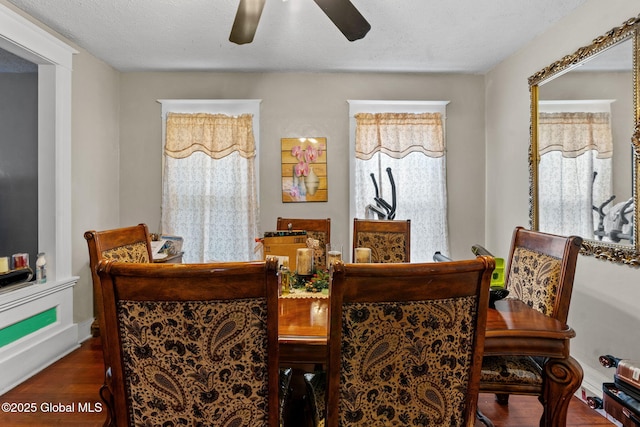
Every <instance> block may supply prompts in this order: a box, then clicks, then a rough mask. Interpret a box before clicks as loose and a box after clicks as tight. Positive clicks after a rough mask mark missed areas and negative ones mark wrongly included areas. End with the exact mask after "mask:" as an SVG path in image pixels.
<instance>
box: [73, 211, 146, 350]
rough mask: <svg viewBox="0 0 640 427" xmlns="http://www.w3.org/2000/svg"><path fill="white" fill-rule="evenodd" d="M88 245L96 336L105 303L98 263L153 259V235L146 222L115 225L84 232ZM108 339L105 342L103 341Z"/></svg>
mask: <svg viewBox="0 0 640 427" xmlns="http://www.w3.org/2000/svg"><path fill="white" fill-rule="evenodd" d="M84 238H85V239H86V241H87V246H88V248H89V269H90V270H91V278H92V281H93V296H94V311H95V314H96V321H95V322H94V324H93V325H92V326H91V330H92V334H93V335H94V336H98V335H100V328H101V317H102V307H101V306H100V304H99V303H98V302H99V301H101V299H102V297H101V294H102V290H101V288H100V278H99V277H98V274H97V272H96V267H97V266H98V263H99V262H100V261H101V260H103V259H113V260H116V261H122V262H151V260H152V253H151V236H150V234H149V229H148V228H147V226H146V225H145V224H138V225H135V226H131V227H123V228H115V229H111V230H103V231H95V230H91V231H87V232H85V233H84ZM104 344H105V343H104V342H103V345H104Z"/></svg>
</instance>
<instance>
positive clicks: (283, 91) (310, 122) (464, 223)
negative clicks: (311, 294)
mask: <svg viewBox="0 0 640 427" xmlns="http://www.w3.org/2000/svg"><path fill="white" fill-rule="evenodd" d="M121 82H122V84H121V93H120V98H121V103H120V107H121V115H120V127H121V133H120V137H121V146H120V149H121V157H120V159H121V160H120V223H121V224H134V223H138V222H143V221H144V222H146V223H147V224H149V227H150V229H151V230H153V231H156V230H157V229H158V227H159V224H160V208H159V207H160V202H161V167H160V163H161V148H162V141H161V117H160V111H161V107H160V104H158V103H157V102H156V100H157V99H170V98H187V99H190V98H202V99H206V98H213V99H216V98H221V99H243V98H244V99H262V104H261V112H260V160H259V162H260V208H261V230H262V231H268V230H273V229H275V226H276V218H277V217H278V216H290V217H330V218H331V219H332V225H331V231H332V239H333V240H334V241H336V240H340V241H341V242H342V243H343V244H347V243H348V242H349V230H350V228H351V224H350V220H349V189H348V182H349V175H348V173H349V171H348V167H349V164H348V142H349V139H348V138H349V118H348V104H347V100H349V99H380V100H450V101H451V102H450V104H449V105H448V107H447V122H446V126H447V175H448V191H449V194H448V196H449V221H450V222H449V226H450V236H451V239H450V240H451V248H452V256H454V257H456V258H462V257H470V256H472V253H471V251H470V247H471V245H473V244H474V243H478V242H482V241H484V230H483V228H484V218H483V215H484V214H483V212H484V195H483V191H484V190H483V189H484V184H483V180H482V177H483V176H484V164H483V162H482V161H478V159H482V157H483V153H484V136H483V135H484V94H483V93H484V89H483V78H482V77H481V76H472V75H455V76H454V75H416V74H340V73H318V74H316V73H124V74H122V76H121ZM301 136H324V137H327V146H328V170H329V201H328V202H326V203H282V201H281V190H280V189H281V183H280V179H281V178H280V138H283V137H301Z"/></svg>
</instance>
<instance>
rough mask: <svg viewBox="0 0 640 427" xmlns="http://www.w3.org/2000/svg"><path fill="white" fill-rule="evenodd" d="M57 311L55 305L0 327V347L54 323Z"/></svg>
mask: <svg viewBox="0 0 640 427" xmlns="http://www.w3.org/2000/svg"><path fill="white" fill-rule="evenodd" d="M57 317H58V316H57V311H56V308H55V307H52V308H50V309H49V310H46V311H43V312H42V313H38V314H36V315H34V316H31V317H28V318H26V319H24V320H21V321H19V322H18V323H14V324H13V325H9V326H7V327H6V328H3V329H0V347H3V346H5V345H7V344H11V343H12V342H14V341H17V340H19V339H20V338H22V337H25V336H27V335H29V334H31V333H33V332H35V331H37V330H38V329H42V328H44V327H45V326H47V325H51V324H52V323H55V321H56V320H57Z"/></svg>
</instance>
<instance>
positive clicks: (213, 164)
mask: <svg viewBox="0 0 640 427" xmlns="http://www.w3.org/2000/svg"><path fill="white" fill-rule="evenodd" d="M166 135H167V136H166V143H165V150H164V153H165V157H164V161H165V165H164V176H163V192H162V231H163V233H166V234H175V235H179V236H182V237H183V238H184V245H183V250H184V251H185V254H184V261H185V262H207V261H248V260H253V259H256V258H257V254H256V253H255V252H254V247H255V241H254V239H255V237H257V236H258V230H259V207H258V193H257V181H256V176H255V175H256V174H255V157H256V149H255V142H254V138H253V130H252V118H251V116H250V115H242V116H239V117H231V116H227V115H223V114H175V113H173V114H169V115H168V116H167V123H166Z"/></svg>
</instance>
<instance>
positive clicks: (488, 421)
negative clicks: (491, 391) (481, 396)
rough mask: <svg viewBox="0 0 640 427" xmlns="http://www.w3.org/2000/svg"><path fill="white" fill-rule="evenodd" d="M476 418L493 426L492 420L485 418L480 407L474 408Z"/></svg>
mask: <svg viewBox="0 0 640 427" xmlns="http://www.w3.org/2000/svg"><path fill="white" fill-rule="evenodd" d="M476 418H477V419H478V421H480V422H481V423H482V424H484V425H485V426H487V427H494V426H493V422H491V420H490V419H489V418H487V416H486V415H485V414H483V413H482V411H480V409H476Z"/></svg>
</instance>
